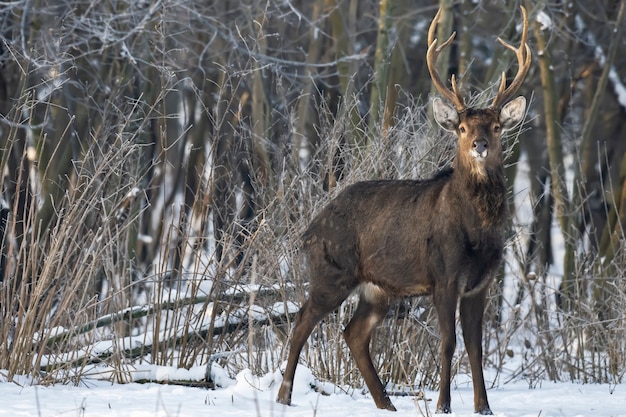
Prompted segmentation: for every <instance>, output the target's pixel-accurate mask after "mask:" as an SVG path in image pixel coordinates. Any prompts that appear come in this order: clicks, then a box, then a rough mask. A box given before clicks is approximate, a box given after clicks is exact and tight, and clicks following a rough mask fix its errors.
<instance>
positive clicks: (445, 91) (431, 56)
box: [426, 8, 465, 112]
mask: <svg viewBox="0 0 626 417" xmlns="http://www.w3.org/2000/svg"><path fill="white" fill-rule="evenodd" d="M440 15H441V8H440V9H439V10H438V11H437V14H436V15H435V17H434V18H433V21H432V23H431V24H430V27H429V28H428V52H427V53H426V63H427V65H428V72H430V78H431V79H432V81H433V84H434V85H435V88H437V90H438V91H439V93H441V95H443V96H444V97H445V98H446V99H447V100H448V101H449V102H451V103H452V104H454V106H455V107H456V109H457V111H458V112H462V111H463V110H465V100H464V99H463V96H462V95H461V94H460V93H459V90H458V88H457V85H456V77H455V76H454V75H452V78H451V80H450V83H451V84H452V90H450V89H449V88H448V87H446V85H445V83H444V82H443V81H442V80H441V77H440V76H439V73H438V72H437V68H436V67H437V58H438V57H439V54H440V53H441V51H442V50H444V49H445V48H447V47H448V46H449V45H450V44H451V43H452V41H453V40H454V37H455V36H456V32H452V35H450V37H449V38H448V40H447V41H445V42H444V43H442V44H441V45H440V46H437V39H436V38H435V29H436V28H437V23H438V22H439V16H440Z"/></svg>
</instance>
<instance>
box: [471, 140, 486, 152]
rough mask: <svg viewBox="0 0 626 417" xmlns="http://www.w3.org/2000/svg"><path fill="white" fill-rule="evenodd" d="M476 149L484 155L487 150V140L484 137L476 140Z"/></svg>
mask: <svg viewBox="0 0 626 417" xmlns="http://www.w3.org/2000/svg"><path fill="white" fill-rule="evenodd" d="M474 151H476V153H477V154H479V155H483V153H484V152H487V141H486V140H484V139H480V140H475V141H474Z"/></svg>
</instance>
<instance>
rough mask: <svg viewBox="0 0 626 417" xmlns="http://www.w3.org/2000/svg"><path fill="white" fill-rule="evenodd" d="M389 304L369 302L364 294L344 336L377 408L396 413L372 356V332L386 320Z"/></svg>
mask: <svg viewBox="0 0 626 417" xmlns="http://www.w3.org/2000/svg"><path fill="white" fill-rule="evenodd" d="M388 310H389V304H388V303H387V302H386V301H383V302H378V301H376V300H374V301H373V300H368V299H367V298H366V296H364V295H363V294H362V295H361V298H360V300H359V305H358V306H357V309H356V311H355V313H354V316H353V317H352V319H351V320H350V323H348V326H347V327H346V329H345V331H344V333H343V336H344V338H345V339H346V344H347V345H348V347H349V348H350V352H352V356H353V357H354V360H355V362H356V364H357V367H358V368H359V370H360V371H361V375H362V376H363V379H364V380H365V384H366V385H367V388H369V390H370V393H371V394H372V398H373V399H374V402H375V403H376V407H378V408H382V409H387V410H391V411H396V408H395V407H394V406H393V404H392V403H391V400H390V399H389V396H388V395H387V392H386V391H385V388H384V387H383V384H382V382H381V381H380V378H379V377H378V374H377V373H376V370H375V369H374V364H373V363H372V357H371V355H370V340H371V337H372V332H373V331H374V329H375V328H376V327H377V326H378V325H379V324H380V322H381V321H382V320H383V318H385V315H386V314H387V311H388Z"/></svg>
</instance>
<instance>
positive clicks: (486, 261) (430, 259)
mask: <svg viewBox="0 0 626 417" xmlns="http://www.w3.org/2000/svg"><path fill="white" fill-rule="evenodd" d="M521 11H522V18H523V29H522V35H521V45H520V46H519V47H515V46H513V45H511V44H509V43H508V42H506V41H504V40H502V39H500V38H498V41H499V42H500V43H501V44H502V45H503V46H504V47H505V48H507V49H509V50H511V51H513V52H514V53H515V55H516V58H517V64H518V69H517V74H516V75H515V77H514V79H513V81H512V82H511V83H510V85H508V86H507V79H506V75H505V73H504V72H503V73H502V78H501V81H500V84H499V86H498V90H497V93H496V95H495V97H494V99H493V102H492V103H491V105H490V106H489V107H487V108H475V107H468V106H467V105H466V104H465V100H464V97H463V95H462V94H461V93H460V92H459V89H458V88H457V84H456V79H455V76H454V75H452V76H451V79H450V84H451V88H448V87H447V85H446V84H445V83H444V82H443V81H442V79H441V77H440V76H439V74H438V73H437V70H436V62H437V59H438V56H439V54H440V53H441V51H442V50H443V49H444V48H447V47H448V46H449V45H450V44H451V43H452V41H453V39H454V37H455V35H456V32H453V33H452V35H450V37H449V38H448V40H446V41H445V42H444V43H442V44H441V45H439V46H438V40H437V39H435V28H436V27H437V23H438V21H439V16H440V14H441V9H439V11H438V12H437V14H436V15H435V17H434V18H433V20H432V22H431V25H430V28H429V30H428V50H427V53H426V61H427V67H428V70H429V73H430V76H431V79H432V82H433V84H434V86H435V87H436V89H437V91H438V92H439V93H440V94H441V95H442V96H443V98H444V99H445V101H444V100H442V99H440V98H434V100H433V101H432V109H433V117H434V119H435V120H436V122H437V123H438V125H439V126H440V127H441V128H443V129H444V130H445V131H448V132H452V133H453V134H454V135H455V136H456V139H457V146H456V153H455V155H454V160H453V162H452V164H451V165H452V166H451V167H447V168H443V169H442V170H441V171H440V172H438V173H437V174H436V175H434V176H433V177H432V178H429V179H422V180H392V179H388V180H372V181H363V182H357V183H355V184H352V185H350V186H347V187H346V188H345V189H344V190H343V191H341V192H340V193H339V194H338V195H337V196H336V197H335V198H334V199H332V200H331V201H330V202H329V203H328V204H327V205H326V206H325V207H324V208H323V209H322V210H320V212H319V213H318V214H317V215H316V216H315V217H314V219H313V220H312V221H311V222H310V224H309V226H308V228H307V229H306V231H305V232H304V233H303V235H302V244H301V246H302V248H301V249H302V251H303V252H304V259H305V260H306V269H307V272H308V276H309V287H308V296H307V299H306V301H305V302H304V304H303V305H302V307H301V308H300V310H299V311H298V313H297V315H296V319H295V326H294V329H293V332H292V335H291V342H290V347H289V353H288V357H287V364H286V367H285V370H284V373H283V379H282V383H281V386H280V388H279V391H278V396H277V402H278V403H282V404H285V405H291V394H292V385H293V380H294V376H295V371H296V366H297V365H298V359H299V356H300V352H301V350H302V348H303V346H304V344H305V343H306V341H307V339H308V337H309V335H310V334H311V332H312V331H313V329H314V328H315V326H316V325H317V324H318V323H319V322H320V321H321V320H322V319H323V318H324V317H325V316H326V315H327V314H329V313H330V312H332V311H334V310H336V309H337V308H338V307H339V306H340V305H341V304H342V303H343V302H344V301H345V300H346V299H347V298H348V297H349V296H350V295H351V294H352V293H354V292H358V295H359V297H358V304H357V307H356V310H355V312H354V314H353V316H352V318H351V320H350V322H349V323H348V324H347V326H346V327H345V329H344V332H343V335H344V339H345V341H346V344H347V345H348V347H349V349H350V352H351V354H352V357H353V358H354V361H355V363H356V365H357V367H358V368H359V370H360V372H361V375H362V377H363V379H364V381H365V384H366V385H367V388H368V389H369V392H370V395H371V396H372V398H373V400H374V402H375V404H376V406H377V407H378V408H381V409H387V410H391V411H396V408H395V407H394V405H393V404H392V402H391V400H390V399H389V395H388V394H387V392H386V390H385V387H384V386H383V384H382V382H381V380H380V378H379V376H378V374H377V373H376V370H375V368H374V365H373V363H372V358H371V354H370V341H371V338H372V332H373V331H374V330H375V329H376V327H378V325H379V324H380V323H381V322H382V320H383V319H384V318H385V317H386V315H387V314H388V311H389V309H390V308H391V306H392V303H393V302H394V301H396V300H398V299H402V298H405V297H414V296H427V295H428V296H431V297H432V305H433V306H434V308H435V311H436V313H437V318H438V324H439V332H440V337H441V353H440V354H441V364H442V365H441V374H440V386H439V398H438V401H437V409H436V411H437V412H438V413H451V412H452V409H451V405H450V402H451V401H450V379H451V366H452V365H451V363H452V357H453V354H454V352H455V349H456V328H455V324H456V322H455V320H456V311H457V307H458V311H459V318H460V323H461V328H462V333H463V340H464V344H465V348H466V350H467V354H468V358H469V363H470V368H471V375H472V384H473V390H474V412H476V413H480V414H482V415H491V414H493V413H492V411H491V408H490V406H489V402H488V400H487V392H486V389H485V378H484V375H483V368H482V366H483V365H482V360H483V359H482V355H483V352H482V332H483V328H482V327H483V324H482V321H483V315H484V309H485V304H486V299H487V290H488V288H489V286H490V284H491V283H492V282H493V280H494V277H495V276H496V274H497V271H498V269H499V266H500V264H501V262H502V257H503V253H504V229H505V223H506V216H507V214H508V213H507V185H506V180H505V176H504V153H503V148H502V144H501V138H502V135H503V133H504V132H506V131H508V130H511V129H513V128H514V127H516V126H518V125H519V124H520V123H521V121H522V120H523V118H524V115H525V111H526V99H525V98H524V97H523V96H519V97H517V98H515V99H512V96H513V95H515V93H516V92H517V90H518V89H519V88H520V86H521V85H522V83H523V81H524V79H525V77H526V74H527V72H528V70H529V68H530V64H531V52H530V47H529V46H528V42H527V38H528V17H527V15H526V10H525V9H524V7H521Z"/></svg>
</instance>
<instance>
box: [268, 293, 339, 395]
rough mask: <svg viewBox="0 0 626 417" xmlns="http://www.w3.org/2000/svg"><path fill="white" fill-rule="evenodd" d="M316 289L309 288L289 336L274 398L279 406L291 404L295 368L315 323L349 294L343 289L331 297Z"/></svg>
mask: <svg viewBox="0 0 626 417" xmlns="http://www.w3.org/2000/svg"><path fill="white" fill-rule="evenodd" d="M316 289H317V287H312V288H310V290H309V291H310V293H309V298H308V299H307V301H306V302H305V303H304V305H303V306H302V308H300V311H298V314H297V316H296V325H295V327H294V330H293V334H292V336H291V344H290V347H289V356H288V357H287V367H286V368H285V373H284V374H283V382H282V383H281V385H280V389H279V390H278V396H277V398H276V402H278V403H280V404H285V405H290V404H291V391H292V389H293V379H294V377H295V375H296V367H297V366H298V358H299V357H300V352H301V351H302V347H303V346H304V344H305V343H306V341H307V339H308V338H309V335H310V334H311V332H312V331H313V329H314V328H315V326H316V325H317V323H319V322H320V320H322V318H324V317H325V316H326V315H327V314H328V313H330V312H331V311H333V310H335V309H336V308H337V307H339V306H340V305H341V303H342V302H343V300H345V299H346V298H347V297H348V295H349V294H350V292H351V291H350V290H349V289H348V288H344V289H343V291H341V290H337V291H336V292H335V293H334V294H333V295H332V296H331V295H330V294H329V293H324V292H321V291H317V290H316Z"/></svg>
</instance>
